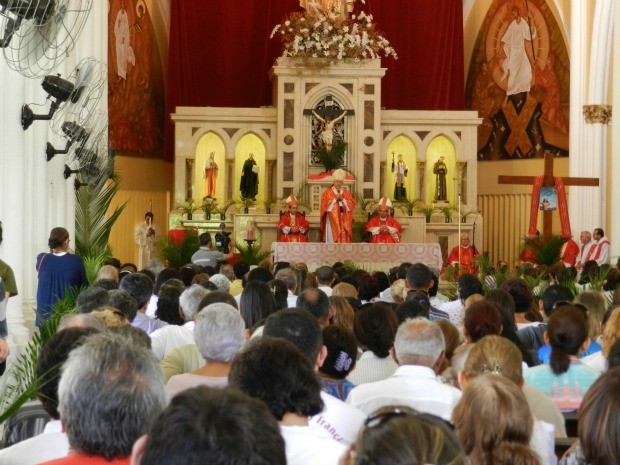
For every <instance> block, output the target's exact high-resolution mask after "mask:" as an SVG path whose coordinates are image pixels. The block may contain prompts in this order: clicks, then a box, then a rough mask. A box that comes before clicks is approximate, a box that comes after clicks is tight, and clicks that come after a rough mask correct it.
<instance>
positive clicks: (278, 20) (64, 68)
mask: <svg viewBox="0 0 620 465" xmlns="http://www.w3.org/2000/svg"><path fill="white" fill-rule="evenodd" d="M300 3H301V4H300ZM305 3H306V2H305V1H301V2H300V1H298V0H253V1H248V0H229V1H226V2H216V1H203V0H187V1H183V2H172V1H171V0H108V1H107V2H99V1H94V2H92V5H91V11H90V13H89V14H88V15H87V17H86V18H85V19H84V24H83V25H82V26H83V29H82V30H81V32H80V34H79V40H75V43H73V44H72V46H71V48H70V50H68V51H67V52H66V53H65V55H66V56H65V57H63V58H64V59H62V60H59V62H58V64H57V65H55V66H54V67H53V68H51V69H48V70H46V71H44V72H43V73H38V74H37V75H36V76H32V75H30V76H28V71H30V69H31V68H32V66H30V65H28V66H30V67H28V66H26V72H16V71H15V68H16V67H19V63H18V66H15V62H13V65H12V64H11V62H10V60H9V59H8V57H7V54H6V53H5V57H6V58H7V59H5V60H2V59H0V66H1V67H2V72H1V73H0V83H1V84H2V85H1V88H2V89H3V90H2V91H0V100H1V101H2V105H3V108H4V111H3V115H2V118H1V121H2V125H1V131H0V134H1V137H0V140H1V141H2V145H3V150H2V152H1V153H0V167H1V168H2V169H1V170H0V173H1V174H0V176H2V182H1V183H0V190H1V192H2V195H1V198H2V199H3V201H2V202H1V203H0V220H1V221H2V224H3V229H4V241H3V243H2V245H1V246H0V257H2V259H3V260H4V261H5V262H7V263H10V265H11V266H12V268H13V270H14V272H15V275H16V278H17V282H18V285H19V290H20V292H19V295H18V296H16V297H13V298H11V299H10V302H9V305H8V322H9V331H10V333H11V334H12V335H13V336H12V337H14V338H15V339H16V340H21V342H23V341H25V340H26V338H27V336H28V334H29V331H28V329H27V327H28V326H30V325H31V323H32V321H33V308H34V306H35V294H36V288H37V275H36V273H35V269H34V260H35V257H36V255H37V254H38V253H39V252H42V251H44V250H45V249H46V240H47V235H48V232H49V231H50V229H51V228H53V227H55V226H60V225H62V226H64V227H66V228H67V229H68V230H69V231H70V234H71V235H73V234H74V232H75V230H76V221H75V217H76V186H75V183H74V178H75V177H76V175H73V176H71V173H69V176H66V173H65V172H64V171H63V168H64V166H65V165H66V164H67V163H69V165H68V166H69V167H71V158H70V156H69V157H66V156H64V155H62V156H54V157H53V158H51V159H50V158H49V156H48V159H47V161H46V156H45V153H44V152H45V147H46V144H48V143H51V144H52V145H53V146H54V147H62V146H64V145H65V143H67V140H69V141H72V140H73V139H72V136H70V135H67V131H66V130H65V133H64V135H63V130H62V129H59V126H58V122H57V121H56V120H55V119H54V118H52V119H51V121H50V122H48V121H36V120H35V121H33V122H32V123H31V126H30V127H29V128H27V129H24V127H23V118H24V117H23V114H24V111H23V109H22V107H23V106H24V105H25V104H29V107H30V108H33V109H35V110H36V111H35V113H40V112H45V111H47V105H48V104H49V102H48V101H51V100H52V92H50V91H49V89H47V88H46V87H45V85H43V89H42V88H41V87H42V83H41V78H42V77H43V76H46V75H56V74H59V75H61V76H63V77H67V76H71V75H72V73H74V72H75V70H76V69H77V68H76V66H78V64H79V63H80V62H81V60H83V59H85V58H93V59H95V60H99V61H100V62H102V63H103V64H105V66H106V71H104V72H102V73H101V75H100V76H99V75H97V76H95V77H94V78H91V82H92V81H94V80H100V82H98V85H99V86H101V87H102V88H103V89H104V91H103V92H101V93H99V94H98V95H99V97H98V98H99V100H98V102H97V107H98V108H97V110H98V111H99V113H95V112H93V115H99V117H100V118H102V119H103V120H104V126H105V129H104V130H103V132H104V133H105V134H107V139H104V141H105V142H107V145H108V147H111V148H113V149H114V151H115V155H114V158H113V163H114V170H115V172H116V173H117V174H118V176H119V179H120V181H119V188H118V191H117V193H116V195H115V197H114V201H113V204H112V207H111V208H112V209H113V208H116V207H117V206H118V205H124V209H123V211H122V213H121V214H120V216H119V217H118V219H117V221H116V222H115V225H114V227H113V229H112V233H111V235H110V241H109V243H110V247H111V249H112V251H113V255H114V256H115V257H118V258H119V259H120V261H121V262H134V263H137V261H138V248H137V246H136V243H135V240H134V229H135V227H136V225H137V224H138V223H139V222H141V221H142V219H143V217H144V213H145V212H147V211H152V212H153V213H154V218H155V222H156V223H158V224H159V226H160V228H161V229H162V232H163V234H167V233H168V231H174V230H178V229H194V230H198V231H199V232H203V231H211V232H216V231H217V230H218V229H220V224H222V223H224V225H225V228H226V229H227V230H228V231H230V232H231V234H232V236H233V238H234V239H235V240H238V241H241V242H243V240H244V239H249V237H248V231H249V230H250V229H252V231H253V232H252V234H254V233H255V232H254V231H256V234H257V235H258V238H259V239H260V242H261V247H262V248H263V250H270V246H271V243H272V242H274V241H275V240H276V233H277V231H276V228H275V224H276V223H277V221H278V217H279V215H278V212H280V211H283V210H285V208H286V205H285V203H284V199H285V198H286V197H288V196H289V195H297V196H298V197H300V199H301V201H302V204H303V209H304V210H305V213H306V216H307V218H308V220H309V223H310V231H311V232H310V235H309V237H310V240H311V242H320V236H319V234H318V229H319V223H320V218H319V213H318V196H319V195H320V192H322V190H323V189H324V188H325V187H326V186H329V185H330V184H331V178H330V176H329V174H327V175H326V174H325V170H324V167H323V166H322V163H321V162H320V160H319V159H318V158H317V152H316V147H317V144H319V145H320V144H321V143H322V142H321V137H322V131H323V130H324V126H322V125H325V124H327V122H326V121H324V120H323V118H328V119H329V118H335V116H336V115H339V114H340V112H342V114H343V115H344V116H343V117H342V119H341V120H339V121H338V122H337V123H335V125H333V128H332V127H330V138H331V137H332V136H333V137H334V138H335V140H336V141H341V142H344V143H345V144H346V148H345V149H344V153H343V155H342V158H341V160H340V163H341V165H342V166H343V167H345V168H346V169H347V171H348V172H349V174H350V175H351V179H352V180H353V181H352V182H351V183H349V184H348V185H347V187H348V188H349V189H351V190H352V191H354V192H355V193H356V194H357V195H359V198H360V199H365V200H374V201H377V200H378V199H379V198H380V197H383V196H386V197H388V198H392V199H395V197H396V195H397V193H396V184H397V173H398V170H395V169H394V168H393V167H394V166H395V165H396V163H397V162H400V161H401V160H402V162H403V163H405V164H406V165H407V176H406V177H405V178H404V183H403V186H402V188H403V193H401V194H400V195H402V196H403V197H404V200H405V201H417V205H418V206H420V205H423V206H430V207H435V209H434V212H433V213H432V215H430V220H429V221H427V220H426V218H425V216H426V215H425V214H424V213H420V210H418V209H416V210H414V211H412V212H407V209H406V208H403V209H395V216H396V218H397V219H399V221H401V223H402V224H403V242H404V243H419V244H439V245H440V248H441V253H442V258H443V260H445V259H446V256H447V253H448V251H449V250H450V249H451V248H452V247H453V246H455V245H457V244H458V242H459V238H460V235H461V233H462V232H466V233H469V234H470V235H471V237H472V240H473V241H474V243H475V245H476V247H477V249H479V250H480V251H481V252H484V253H487V254H488V255H489V257H490V260H491V262H492V263H495V262H498V261H505V262H507V263H514V262H515V261H516V260H517V258H518V255H519V247H520V245H521V242H522V240H523V238H524V237H525V236H526V235H528V231H529V228H530V227H531V225H532V217H535V218H534V224H535V225H539V227H540V228H542V225H543V212H542V210H541V211H539V212H537V213H535V214H532V212H531V205H532V182H530V183H529V184H528V183H505V184H504V183H500V182H499V181H498V177H499V176H507V177H513V176H520V177H531V178H532V179H534V177H536V176H541V175H543V174H547V173H543V171H544V166H545V165H544V157H545V156H550V157H553V170H554V171H553V173H554V175H555V176H560V177H564V178H566V179H567V180H568V179H570V178H571V177H587V178H596V179H598V186H597V187H594V186H591V187H582V186H574V187H570V182H569V181H566V185H567V186H568V187H567V210H566V212H565V213H566V214H567V215H568V217H569V218H570V229H571V234H572V236H573V237H574V238H577V237H578V236H579V232H580V231H583V230H588V231H591V230H593V229H594V228H596V227H601V228H603V229H605V231H607V236H608V237H609V238H610V242H611V245H612V256H613V257H614V263H615V257H616V256H618V255H620V253H617V254H616V253H615V252H616V250H617V247H620V223H619V219H618V218H617V215H614V214H613V212H614V211H616V210H617V207H618V205H617V203H618V202H619V201H620V193H618V192H617V189H619V188H618V187H617V185H616V184H615V183H614V182H613V179H615V178H617V177H618V175H620V164H619V163H618V161H617V160H620V153H618V152H619V149H618V144H615V143H614V142H615V141H614V138H613V134H614V133H618V131H613V127H614V125H616V124H618V123H617V122H616V121H614V120H612V119H611V108H612V106H613V104H614V101H615V99H617V98H620V97H618V92H615V93H614V92H613V90H614V88H616V89H617V88H618V86H616V85H615V84H616V82H618V83H620V73H619V72H618V65H617V63H619V62H620V60H618V50H620V47H619V46H618V45H619V44H618V39H617V37H618V35H617V34H612V32H613V29H614V25H615V24H620V11H618V10H619V9H618V8H615V9H614V2H613V0H572V1H571V0H509V1H500V0H443V1H441V2H437V1H436V0H418V1H415V2H411V1H407V0H366V1H365V2H360V1H358V2H354V4H352V5H351V10H350V11H347V7H348V5H347V3H350V2H338V1H335V2H329V3H330V4H332V3H335V4H336V5H335V7H337V8H340V9H341V10H342V11H341V13H339V14H342V15H343V16H342V17H345V16H347V15H349V17H350V16H352V15H353V16H359V15H360V12H361V11H365V12H366V13H367V14H371V15H372V23H373V27H375V26H376V31H380V34H381V35H382V36H384V37H385V38H386V39H387V40H388V41H389V44H390V47H393V50H394V51H395V53H392V54H390V53H385V47H386V46H385V45H384V46H383V48H381V50H380V52H379V53H378V54H376V55H373V58H368V57H364V58H363V59H361V60H360V59H350V60H349V59H339V58H338V57H336V58H335V59H332V60H331V61H329V62H328V63H327V65H326V64H325V60H323V62H321V58H320V57H318V56H316V57H315V56H314V55H313V54H310V55H308V54H304V53H301V54H298V55H297V56H293V55H291V54H289V55H288V56H284V55H283V50H289V51H290V49H286V48H284V47H286V44H283V42H282V41H281V40H280V37H279V34H280V33H281V32H282V34H283V30H280V31H278V30H277V29H276V30H275V32H274V33H273V35H274V37H273V38H270V35H272V31H274V28H275V27H276V26H277V25H280V26H281V28H285V27H287V26H286V21H287V19H286V18H288V17H291V16H290V15H293V14H301V13H303V12H304V11H306V9H308V8H312V7H311V6H308V5H304V4H305ZM523 19H525V20H526V21H524V20H523ZM358 20H359V18H358ZM76 21H77V20H76ZM360 21H362V22H364V21H366V19H363V20H360ZM520 24H527V25H528V26H529V27H528V28H526V29H527V30H524V29H522V28H521V29H519V31H524V32H522V33H523V34H524V36H520V39H519V40H520V45H519V46H518V47H517V48H519V53H521V56H520V58H519V57H518V56H517V55H514V57H516V58H514V57H512V58H511V53H517V52H514V51H513V52H511V51H508V49H507V47H508V46H507V45H506V44H507V40H508V39H506V37H507V36H508V35H509V34H510V33H511V32H510V31H512V29H510V28H512V27H513V25H514V28H515V30H516V28H517V26H518V25H520ZM377 33H379V32H377ZM512 33H514V34H516V32H514V31H513V32H512ZM524 37H525V39H527V40H524ZM528 37H529V39H528ZM289 46H292V45H291V43H289ZM384 55H388V56H384ZM394 55H397V57H395V56H394ZM524 57H526V58H524ZM519 59H521V60H527V61H529V62H530V63H535V65H532V66H531V69H528V70H527V73H529V75H528V76H526V78H527V79H526V80H527V85H526V87H520V88H516V90H511V86H512V87H515V86H517V87H518V85H519V84H515V83H513V82H512V83H511V82H510V80H511V79H512V80H513V81H514V79H513V77H514V76H515V75H517V76H518V73H520V72H521V71H518V66H519V63H518V60H519ZM50 60H51V59H50ZM521 64H522V63H521ZM528 68H529V67H528ZM532 69H533V70H534V71H532ZM22 71H24V70H23V69H22ZM527 73H526V74H527ZM509 76H510V77H509ZM513 84H514V85H513ZM46 93H47V97H46ZM91 104H92V102H91ZM60 106H61V109H62V108H63V106H62V105H60ZM69 111H71V110H67V111H66V112H64V113H63V114H66V113H67V112H69ZM76 111H79V109H76ZM20 112H21V113H22V118H21V119H20ZM313 113H314V114H313ZM315 115H319V116H320V115H322V116H321V118H317V116H315ZM92 118H95V116H92ZM67 121H68V120H67ZM321 121H323V122H321ZM332 129H333V133H332V132H331V131H332ZM330 140H331V139H330ZM211 154H213V158H212V159H211ZM250 155H251V156H252V159H253V160H254V161H255V165H256V166H257V167H258V168H256V172H255V174H257V186H255V187H256V192H255V194H254V195H253V196H251V199H250V200H251V202H245V204H244V197H243V192H242V187H241V188H240V183H241V180H242V176H243V174H244V163H245V162H246V160H248V159H249V158H250ZM401 155H402V157H401ZM440 158H441V160H442V163H445V166H446V171H447V174H444V178H445V180H444V181H445V187H444V190H445V192H443V194H440V195H439V196H438V194H437V188H436V177H437V176H438V175H437V174H435V173H434V168H435V167H436V166H437V163H438V162H439V160H440ZM68 160H69V161H68ZM210 160H212V162H213V163H215V165H217V170H216V175H214V178H213V179H212V180H209V179H208V178H209V176H210V173H209V172H208V171H207V167H208V166H209V170H210V172H211V174H212V173H213V168H212V167H213V165H212V164H210V163H211V162H210ZM395 160H396V162H395ZM82 176H83V175H82ZM82 180H83V178H82ZM437 197H439V198H437ZM210 198H212V199H216V201H217V202H218V205H220V206H221V205H224V204H229V205H230V209H229V210H228V211H227V212H228V213H229V214H228V215H226V216H221V217H220V216H215V217H213V218H209V219H207V218H206V214H205V213H204V210H203V209H201V205H202V204H203V203H204V202H205V201H210V200H208V199H210ZM205 199H207V200H205ZM247 199H248V198H247V197H246V198H245V200H247ZM192 202H193V204H194V207H195V208H194V209H193V215H192V219H189V218H188V217H187V211H186V210H187V208H186V209H185V210H184V209H183V208H182V207H183V206H184V205H187V204H191V203H192ZM233 202H234V203H233ZM406 203H407V202H405V203H404V205H406ZM244 207H245V209H244ZM267 207H270V213H267ZM442 207H443V209H444V210H445V211H447V213H446V212H445V211H442V210H441V208H442ZM541 208H542V207H541ZM446 209H447V210H446ZM190 210H191V209H190ZM365 214H366V212H365V211H362V212H361V216H362V217H363V216H364V215H365ZM224 218H225V219H224ZM550 218H552V219H551V220H550V221H551V225H550V227H551V230H552V231H554V232H559V231H560V229H561V227H562V230H563V231H564V228H563V226H562V225H561V220H560V215H558V214H557V212H555V213H554V214H553V215H552V217H550ZM253 237H254V236H252V238H253Z"/></svg>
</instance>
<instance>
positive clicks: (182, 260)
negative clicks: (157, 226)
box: [159, 231, 200, 268]
mask: <svg viewBox="0 0 620 465" xmlns="http://www.w3.org/2000/svg"><path fill="white" fill-rule="evenodd" d="M198 247H200V240H199V238H198V235H197V234H196V233H195V232H192V231H190V232H188V233H187V234H186V235H185V237H184V238H183V241H182V242H181V243H180V244H179V243H178V242H175V241H168V239H167V238H165V237H162V238H161V239H160V240H159V250H160V254H161V256H162V258H164V259H166V260H167V261H168V263H169V264H170V265H172V266H175V267H177V268H181V267H182V266H183V265H187V264H188V263H191V261H192V255H193V254H194V252H196V250H198Z"/></svg>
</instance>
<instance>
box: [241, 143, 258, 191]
mask: <svg viewBox="0 0 620 465" xmlns="http://www.w3.org/2000/svg"><path fill="white" fill-rule="evenodd" d="M259 171H260V167H259V166H258V165H257V164H256V161H255V160H254V154H253V153H250V154H249V155H248V159H247V160H246V161H245V162H244V163H243V168H242V170H241V185H240V186H239V189H240V190H241V198H244V199H252V200H254V199H256V194H258V173H259Z"/></svg>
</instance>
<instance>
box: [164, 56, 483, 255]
mask: <svg viewBox="0 0 620 465" xmlns="http://www.w3.org/2000/svg"><path fill="white" fill-rule="evenodd" d="M386 71H387V70H386V68H382V67H381V61H380V60H379V59H363V60H356V61H351V60H340V61H336V62H333V63H331V64H330V65H329V66H325V67H311V66H307V63H305V62H304V61H303V60H302V59H295V58H290V57H289V58H279V59H278V60H277V61H276V62H275V63H274V66H273V68H272V70H271V72H270V76H269V77H270V79H271V80H272V82H273V87H274V93H273V95H274V101H273V105H272V106H268V107H261V108H217V107H200V108H199V107H177V108H176V112H175V113H174V114H172V120H173V122H174V124H175V169H174V182H175V189H174V196H175V201H176V203H177V204H179V205H182V204H184V203H185V204H187V203H189V202H194V204H195V205H196V208H199V206H200V204H201V203H202V202H203V195H205V192H206V191H207V189H206V187H207V178H208V176H207V174H205V173H207V172H208V173H210V174H211V175H213V171H209V170H210V169H209V168H208V167H209V166H211V164H210V162H209V160H210V159H213V160H214V163H215V164H214V165H213V166H215V167H216V168H215V169H216V170H217V171H216V173H215V175H216V185H215V187H213V185H212V184H209V186H210V188H211V192H212V193H214V194H215V195H214V196H213V197H215V198H217V201H218V204H220V205H221V204H225V203H226V202H227V201H230V200H234V201H236V206H235V207H231V209H230V210H228V212H227V213H228V218H231V217H232V231H230V232H231V233H232V237H233V238H234V239H235V240H236V241H238V242H239V241H241V242H242V241H243V240H244V239H246V231H247V230H249V229H251V230H252V231H253V233H252V234H256V239H258V240H259V241H260V245H261V249H262V250H263V251H268V250H269V249H270V247H272V246H271V244H272V243H273V242H275V241H276V238H277V224H278V220H279V215H278V212H282V211H285V210H286V205H285V199H286V198H287V197H288V196H290V195H295V196H296V197H297V198H298V200H299V203H300V207H299V208H300V211H303V212H304V213H305V216H306V219H307V220H308V221H309V223H310V232H309V234H308V239H309V241H310V242H311V243H312V245H308V246H307V247H312V250H313V251H318V250H320V251H321V253H322V252H325V253H328V254H329V255H328V256H329V258H325V260H328V261H333V260H332V258H333V257H335V256H338V257H340V256H345V255H346V258H348V259H352V260H353V261H356V262H359V260H360V259H362V260H365V259H366V258H364V257H363V255H364V253H365V252H367V251H371V250H374V249H372V247H371V245H370V244H348V245H346V247H336V248H335V249H331V248H329V247H327V245H326V244H321V243H320V241H321V235H320V230H319V227H320V218H319V205H320V198H321V195H322V193H323V192H324V190H325V189H326V188H328V187H330V186H331V183H332V178H331V172H329V171H327V170H326V168H325V166H323V165H322V163H321V162H320V160H321V159H320V157H319V156H318V155H319V153H320V150H321V149H325V147H326V145H325V140H326V138H325V133H326V132H328V133H329V134H327V135H328V136H329V137H328V139H329V140H330V144H331V141H332V140H333V143H334V145H337V144H340V147H341V148H343V152H342V153H341V155H340V158H339V161H338V164H336V165H335V166H342V167H343V168H344V169H345V170H346V171H347V172H348V175H349V176H348V177H347V179H346V180H345V185H344V187H345V188H346V189H349V190H350V191H351V193H352V194H353V195H354V197H355V198H356V200H357V206H356V208H355V210H354V215H355V222H356V225H357V226H358V227H359V226H360V223H364V222H365V221H367V219H368V217H369V215H371V214H373V212H374V210H375V208H374V204H373V202H374V203H376V202H377V201H378V200H379V198H381V197H383V196H385V197H388V198H389V199H392V200H393V201H394V208H393V210H394V211H393V212H392V214H393V215H395V217H396V219H397V220H398V221H399V222H400V223H401V225H402V227H403V235H402V239H401V241H402V244H401V246H403V247H405V246H406V247H405V248H404V249H398V250H401V251H403V253H402V254H397V253H396V252H394V254H391V255H390V257H391V259H390V261H389V262H387V261H386V260H383V259H381V258H382V257H379V256H378V255H377V254H374V252H373V254H372V255H373V260H374V261H369V262H368V263H377V264H379V263H381V264H386V265H387V264H389V263H392V264H394V263H400V262H403V261H413V260H417V259H418V258H420V259H421V257H424V259H425V260H426V259H428V260H431V263H433V264H436V265H437V266H438V267H441V264H442V260H441V259H440V257H442V256H443V257H444V258H445V257H446V256H447V254H448V253H449V250H450V249H451V248H452V247H454V246H456V245H457V244H458V243H459V236H460V234H461V233H464V232H465V233H469V234H470V235H472V240H473V242H475V243H476V244H482V222H483V219H482V217H481V216H480V215H479V211H478V207H477V205H476V203H477V184H478V179H477V169H476V163H477V160H476V148H477V147H476V143H477V127H478V125H479V124H480V121H481V120H480V118H479V117H478V114H477V112H475V111H413V110H410V111H401V110H398V111H397V110H385V109H384V108H382V106H381V79H382V78H383V76H384V74H385V72H386ZM332 120H333V121H332ZM328 124H331V125H328ZM326 128H329V130H327V129H326ZM329 151H330V152H331V145H330V146H329ZM248 159H253V160H254V161H255V162H256V175H257V176H255V185H254V186H253V187H254V188H255V189H256V195H255V197H253V198H250V199H247V198H243V194H242V192H241V191H240V189H239V186H240V184H241V176H242V173H243V166H244V165H247V163H248ZM396 160H398V162H397V163H396ZM440 160H441V162H442V163H445V166H444V167H445V170H444V173H443V175H442V176H443V183H444V186H443V189H442V192H441V193H440V194H438V192H436V182H435V179H436V174H435V172H434V167H435V166H436V165H437V163H438V162H439V161H440ZM207 199H209V198H207ZM414 207H416V208H414ZM180 216H181V215H180V214H179V210H175V211H173V212H171V214H170V217H169V225H170V227H175V226H178V225H179V223H181V224H182V225H183V226H184V227H197V228H198V229H202V228H201V227H200V226H201V225H200V224H199V223H200V222H198V223H197V222H196V220H193V221H180ZM427 217H428V219H427ZM214 226H215V227H216V225H210V224H205V228H204V229H205V230H213V229H214ZM226 228H227V229H228V228H229V224H226ZM274 247H276V250H277V251H278V254H277V257H278V258H280V257H283V256H286V257H288V256H289V254H291V253H293V252H290V251H288V249H287V248H286V247H282V248H278V247H279V245H278V246H275V245H274ZM317 247H318V249H317ZM355 247H359V250H358V249H356V248H355ZM341 249H342V250H346V251H347V252H342V250H341ZM272 250H273V249H272ZM296 250H297V249H296ZM328 250H329V251H330V252H327V251H328ZM362 250H363V251H364V252H362ZM395 250H396V249H395ZM349 251H356V253H354V254H353V255H347V253H348V252H349ZM431 251H432V252H431ZM340 252H342V253H343V254H344V255H342V254H340ZM299 253H301V252H299ZM282 254H284V255H282ZM334 254H335V255H334ZM311 255H316V254H314V253H313V254H311ZM297 258H299V257H297ZM321 259H323V257H321ZM375 259H377V260H375ZM287 261H288V260H287ZM294 261H296V260H294ZM303 261H306V262H307V261H308V256H304V260H303ZM317 263H318V262H317ZM309 265H310V264H309Z"/></svg>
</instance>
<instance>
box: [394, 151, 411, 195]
mask: <svg viewBox="0 0 620 465" xmlns="http://www.w3.org/2000/svg"><path fill="white" fill-rule="evenodd" d="M392 173H394V177H395V178H396V179H395V180H394V181H395V183H394V200H401V199H406V198H407V188H406V187H405V178H406V177H407V174H408V173H409V168H408V167H407V163H405V162H404V161H403V156H402V154H399V155H398V161H397V162H396V163H394V152H392Z"/></svg>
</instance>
